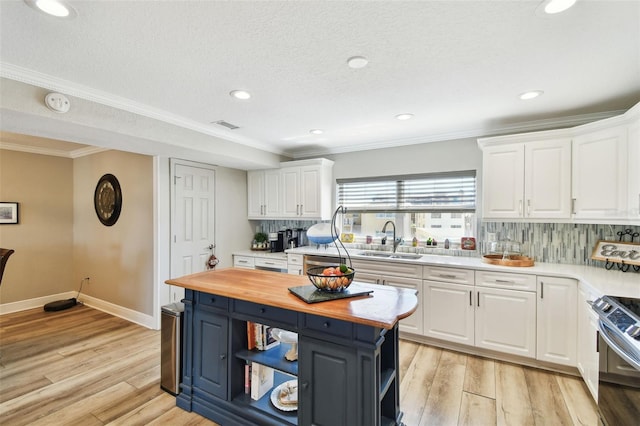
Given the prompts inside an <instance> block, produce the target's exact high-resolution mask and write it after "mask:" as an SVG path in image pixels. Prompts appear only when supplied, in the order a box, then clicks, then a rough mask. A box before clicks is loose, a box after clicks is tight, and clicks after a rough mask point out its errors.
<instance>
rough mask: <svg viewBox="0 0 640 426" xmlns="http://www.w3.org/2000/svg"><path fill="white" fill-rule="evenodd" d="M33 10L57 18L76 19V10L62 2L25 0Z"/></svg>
mask: <svg viewBox="0 0 640 426" xmlns="http://www.w3.org/2000/svg"><path fill="white" fill-rule="evenodd" d="M24 1H25V3H27V4H28V5H29V6H30V7H31V8H33V9H35V10H37V11H39V12H43V13H46V14H47V15H51V16H55V17H57V18H74V17H76V16H77V15H78V13H77V12H76V10H75V9H74V8H73V7H71V6H70V5H69V4H67V3H66V2H65V1H62V0H24Z"/></svg>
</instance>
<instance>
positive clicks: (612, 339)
mask: <svg viewBox="0 0 640 426" xmlns="http://www.w3.org/2000/svg"><path fill="white" fill-rule="evenodd" d="M598 328H599V329H600V336H601V337H602V339H604V341H605V342H606V343H607V345H608V346H609V347H610V348H611V349H613V351H614V352H615V353H617V354H618V355H620V357H621V358H622V359H624V360H625V361H627V362H628V363H629V364H631V366H632V367H633V368H635V369H636V370H639V371H640V359H638V358H635V357H634V356H633V354H630V353H629V351H627V350H625V349H624V347H623V344H622V343H620V342H619V341H617V339H616V336H615V332H614V331H613V330H611V329H610V328H609V327H608V326H607V325H606V324H604V323H603V322H602V320H599V321H598Z"/></svg>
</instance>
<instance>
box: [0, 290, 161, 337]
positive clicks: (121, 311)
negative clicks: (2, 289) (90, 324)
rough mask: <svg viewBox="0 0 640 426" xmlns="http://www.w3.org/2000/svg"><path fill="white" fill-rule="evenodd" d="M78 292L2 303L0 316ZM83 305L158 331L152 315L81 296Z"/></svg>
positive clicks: (35, 306) (64, 297) (39, 305)
mask: <svg viewBox="0 0 640 426" xmlns="http://www.w3.org/2000/svg"><path fill="white" fill-rule="evenodd" d="M77 295H78V292H76V291H68V292H66V293H59V294H52V295H50V296H43V297H37V298H35V299H27V300H20V301H18V302H11V303H0V315H5V314H10V313H13V312H19V311H26V310H27V309H34V308H43V307H44V305H45V304H47V303H49V302H53V301H55V300H66V299H71V298H73V297H76V296H77ZM79 300H80V301H81V302H82V303H84V304H85V305H87V306H90V307H92V308H94V309H98V310H99V311H103V312H106V313H108V314H111V315H114V316H117V317H120V318H123V319H126V320H127V321H131V322H133V323H136V324H139V325H141V326H143V327H147V328H150V329H152V330H156V329H157V327H156V321H155V319H154V318H153V316H151V315H147V314H143V313H141V312H138V311H134V310H132V309H129V308H125V307H122V306H119V305H115V304H113V303H111V302H107V301H104V300H101V299H97V298H95V297H91V296H87V295H85V294H81V295H80V299H79ZM43 309H44V308H43Z"/></svg>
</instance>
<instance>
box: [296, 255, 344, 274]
mask: <svg viewBox="0 0 640 426" xmlns="http://www.w3.org/2000/svg"><path fill="white" fill-rule="evenodd" d="M338 262H339V261H338V259H337V258H335V257H330V256H305V257H304V262H303V274H304V275H306V274H307V269H309V268H313V267H316V266H324V267H329V266H336V264H337V263H338Z"/></svg>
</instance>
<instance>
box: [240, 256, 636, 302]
mask: <svg viewBox="0 0 640 426" xmlns="http://www.w3.org/2000/svg"><path fill="white" fill-rule="evenodd" d="M340 251H341V253H342V252H343V251H342V250H340ZM362 251H364V250H361V249H349V255H350V256H351V258H352V259H358V260H372V259H371V257H367V256H359V255H357V253H359V252H362ZM252 253H253V252H252ZM285 253H296V254H305V255H314V256H330V257H336V256H338V251H337V250H336V249H335V247H327V248H325V247H320V248H316V246H304V247H297V248H294V249H287V250H286V251H285ZM272 254H276V253H272ZM375 261H376V262H394V263H397V262H402V263H417V264H420V265H430V266H444V267H456V268H463V269H476V270H488V271H500V272H513V273H518V274H530V275H543V276H544V275H551V276H554V277H564V278H574V279H576V280H579V281H580V282H582V283H584V284H586V285H587V286H589V287H591V288H592V289H593V290H594V291H595V292H596V293H599V294H600V295H605V294H606V295H609V296H621V297H635V298H638V299H640V273H639V272H635V271H633V270H632V268H631V270H629V271H628V272H621V271H617V270H613V269H612V270H609V271H608V270H606V269H604V268H596V267H593V266H583V265H565V264H556V263H536V264H535V265H534V266H530V267H511V266H499V265H490V264H488V263H484V262H482V260H481V258H479V257H463V256H440V255H431V254H425V255H422V257H421V258H419V259H386V258H376V259H375ZM614 268H615V267H614ZM356 274H357V271H356ZM356 279H357V278H356Z"/></svg>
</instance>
